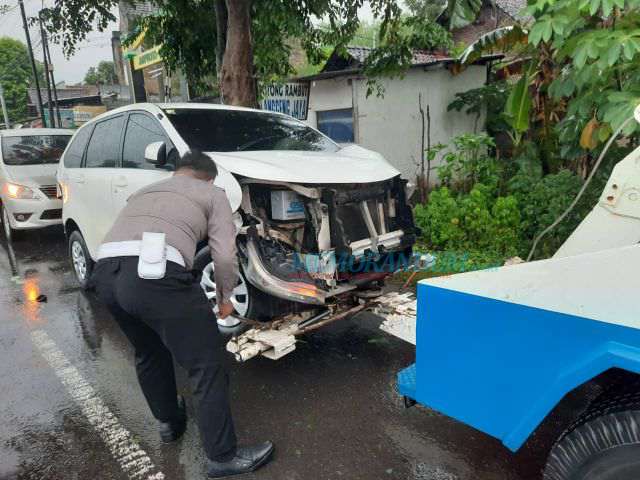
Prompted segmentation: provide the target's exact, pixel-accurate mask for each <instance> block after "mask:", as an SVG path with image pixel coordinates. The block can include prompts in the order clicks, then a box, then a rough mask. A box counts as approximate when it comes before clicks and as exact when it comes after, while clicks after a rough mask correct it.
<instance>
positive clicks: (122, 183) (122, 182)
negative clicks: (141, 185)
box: [113, 177, 129, 187]
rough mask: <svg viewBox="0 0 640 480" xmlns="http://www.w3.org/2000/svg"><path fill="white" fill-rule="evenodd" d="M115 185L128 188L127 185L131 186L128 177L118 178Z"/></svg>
mask: <svg viewBox="0 0 640 480" xmlns="http://www.w3.org/2000/svg"><path fill="white" fill-rule="evenodd" d="M113 185H114V186H116V187H126V186H127V185H129V183H128V182H127V179H126V177H116V179H115V180H114V182H113Z"/></svg>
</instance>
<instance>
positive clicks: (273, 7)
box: [43, 0, 408, 106]
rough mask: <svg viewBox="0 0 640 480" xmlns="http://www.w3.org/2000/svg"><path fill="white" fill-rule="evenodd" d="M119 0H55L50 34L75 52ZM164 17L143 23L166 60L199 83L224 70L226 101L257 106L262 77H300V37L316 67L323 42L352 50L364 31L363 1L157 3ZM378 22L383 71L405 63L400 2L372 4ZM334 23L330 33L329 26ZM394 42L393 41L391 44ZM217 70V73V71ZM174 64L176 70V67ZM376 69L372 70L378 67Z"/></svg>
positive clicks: (47, 13)
mask: <svg viewBox="0 0 640 480" xmlns="http://www.w3.org/2000/svg"><path fill="white" fill-rule="evenodd" d="M117 3H118V2H117V1H116V0H54V2H53V6H52V7H50V8H47V9H44V10H43V18H44V20H45V24H46V26H47V29H48V30H49V31H50V33H51V35H52V37H53V38H54V40H55V41H57V42H59V43H61V44H62V46H63V49H64V50H65V52H66V53H67V54H72V53H73V52H74V50H75V48H76V45H77V44H78V42H80V41H82V40H83V39H85V38H86V36H87V34H88V33H89V32H91V31H92V30H94V29H98V30H104V29H105V28H107V26H108V23H109V22H110V21H113V20H115V17H114V15H113V13H112V10H113V9H114V8H115V7H116V6H117ZM153 3H155V4H156V5H157V6H158V7H159V12H158V14H157V15H154V16H152V17H148V18H147V19H146V20H143V21H142V22H141V26H143V27H147V28H148V32H149V33H148V35H150V36H151V37H153V38H154V39H156V40H157V41H158V43H162V45H163V49H164V52H163V54H164V56H165V58H167V59H168V61H169V63H170V64H171V63H173V64H174V65H173V66H180V67H183V68H184V69H185V70H186V71H187V73H188V74H191V75H190V76H194V77H197V78H199V79H201V78H204V77H205V76H206V75H207V74H210V73H211V72H217V75H218V83H219V86H220V90H221V94H222V97H223V99H224V101H225V103H227V104H232V105H246V106H254V105H256V102H257V94H256V83H257V80H267V81H268V80H271V79H273V78H282V77H286V76H287V75H289V74H291V73H293V67H292V66H291V64H290V63H289V53H290V52H291V48H292V47H291V45H292V44H293V42H292V40H293V39H295V40H296V41H297V42H299V44H300V45H301V47H302V48H303V49H304V51H305V53H306V54H307V56H308V57H309V59H310V60H311V62H318V61H320V60H321V58H322V55H323V54H324V51H323V49H322V47H323V46H324V45H335V46H337V47H338V48H340V47H341V46H345V45H347V43H348V42H349V40H350V39H351V38H352V37H353V35H354V34H355V32H356V31H357V29H358V26H359V24H360V20H359V18H358V9H359V8H360V7H361V6H362V4H363V0H309V1H305V2H300V1H296V0H280V1H274V0H154V1H153ZM369 4H370V6H371V10H372V12H373V16H374V19H375V20H376V21H378V22H379V25H380V30H379V33H378V35H379V39H380V42H379V44H380V45H385V44H386V45H387V47H386V49H383V50H381V51H380V53H379V54H378V55H375V56H372V59H375V61H376V62H378V63H379V64H380V65H383V67H382V68H381V69H379V70H377V71H376V73H380V72H383V71H385V66H386V65H391V64H402V65H405V66H406V63H407V57H408V53H407V52H408V47H407V44H405V45H404V47H403V48H398V47H395V48H390V47H389V45H391V44H394V43H397V42H398V41H400V40H402V39H404V38H405V37H403V36H402V35H401V34H400V33H399V32H400V30H401V29H402V19H401V13H402V11H401V8H400V6H399V2H398V1H397V0H370V2H369ZM327 26H328V28H327ZM385 39H387V41H385ZM213 65H215V67H216V68H215V69H213V68H212V66H213ZM170 66H172V65H170ZM372 71H373V70H372Z"/></svg>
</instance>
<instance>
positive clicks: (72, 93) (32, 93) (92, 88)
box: [29, 85, 100, 105]
mask: <svg viewBox="0 0 640 480" xmlns="http://www.w3.org/2000/svg"><path fill="white" fill-rule="evenodd" d="M36 92H37V90H36V89H35V88H30V89H29V101H30V103H31V104H32V105H35V104H36V102H37V95H36ZM57 93H58V100H68V99H71V98H80V97H93V96H96V95H98V96H99V95H100V89H99V88H98V87H97V86H96V85H78V86H71V87H64V88H60V87H58V88H57ZM40 95H41V96H42V101H43V102H46V101H47V89H46V87H40Z"/></svg>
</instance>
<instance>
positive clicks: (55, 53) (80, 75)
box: [0, 0, 118, 83]
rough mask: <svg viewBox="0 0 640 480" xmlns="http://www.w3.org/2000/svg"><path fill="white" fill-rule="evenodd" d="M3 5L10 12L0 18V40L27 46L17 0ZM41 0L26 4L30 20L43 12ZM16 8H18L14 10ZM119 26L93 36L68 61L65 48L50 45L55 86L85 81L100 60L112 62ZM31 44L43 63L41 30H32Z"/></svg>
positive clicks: (50, 0) (27, 0) (7, 0)
mask: <svg viewBox="0 0 640 480" xmlns="http://www.w3.org/2000/svg"><path fill="white" fill-rule="evenodd" d="M0 4H6V5H9V7H10V8H12V10H11V12H9V13H7V14H6V15H1V16H0V37H4V36H9V37H13V38H16V39H18V40H20V41H22V42H25V43H26V38H25V34H24V29H23V28H22V18H21V16H20V9H19V8H17V5H18V1H17V0H3V1H0ZM42 4H43V2H42V0H24V6H25V10H26V12H27V16H35V15H36V14H37V13H38V10H40V8H42ZM52 4H53V0H45V1H44V5H45V6H50V5H52ZM14 7H16V8H14ZM117 29H118V24H117V23H116V22H114V23H112V24H111V25H110V26H109V27H108V28H107V30H106V31H104V32H98V31H95V32H92V33H91V34H89V38H88V39H87V41H85V42H83V43H82V44H81V45H79V46H78V48H77V51H76V54H75V55H74V56H73V57H71V58H70V59H66V58H65V57H64V55H63V54H62V48H61V47H60V46H59V45H56V44H55V43H52V42H49V50H50V51H51V59H52V61H53V65H54V74H55V77H56V82H61V81H63V80H64V81H66V82H67V83H78V82H81V81H82V80H83V79H84V75H85V74H86V73H87V70H88V69H89V67H92V66H96V65H97V64H98V63H99V62H100V61H101V60H113V56H112V54H111V31H112V30H117ZM30 34H31V43H32V44H33V49H34V55H35V57H36V59H37V60H39V61H42V46H41V43H40V30H39V29H38V28H35V27H32V28H31V29H30Z"/></svg>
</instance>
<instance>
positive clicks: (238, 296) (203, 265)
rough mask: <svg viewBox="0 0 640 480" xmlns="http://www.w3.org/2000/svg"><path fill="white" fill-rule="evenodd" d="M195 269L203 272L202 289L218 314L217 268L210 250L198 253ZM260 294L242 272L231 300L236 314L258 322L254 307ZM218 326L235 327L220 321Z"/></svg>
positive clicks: (194, 264)
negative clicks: (215, 276)
mask: <svg viewBox="0 0 640 480" xmlns="http://www.w3.org/2000/svg"><path fill="white" fill-rule="evenodd" d="M193 268H194V270H196V271H197V272H201V276H200V287H201V288H202V290H203V292H204V294H205V296H206V297H207V300H209V303H210V304H211V307H212V308H213V311H214V312H216V313H217V307H216V284H215V280H214V278H213V276H214V271H215V266H214V264H213V262H212V261H211V256H210V255H209V249H208V248H206V249H203V250H201V251H200V252H198V254H197V255H196V257H195V259H194V261H193ZM259 293H261V292H258V291H257V289H256V288H255V287H254V286H253V285H251V284H250V283H249V282H248V281H247V279H246V278H245V276H244V274H243V273H242V271H241V272H240V277H239V278H238V285H237V287H236V288H235V289H234V293H233V297H232V299H231V302H232V303H233V306H234V308H235V310H236V312H237V313H238V314H239V315H240V316H242V317H245V318H250V319H253V320H257V319H258V317H259V312H258V310H257V309H256V308H255V307H254V305H255V301H256V297H257V296H258V294H259ZM232 323H233V322H232ZM218 324H219V325H220V326H223V327H232V326H234V325H232V324H231V323H229V322H225V321H224V320H219V321H218Z"/></svg>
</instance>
